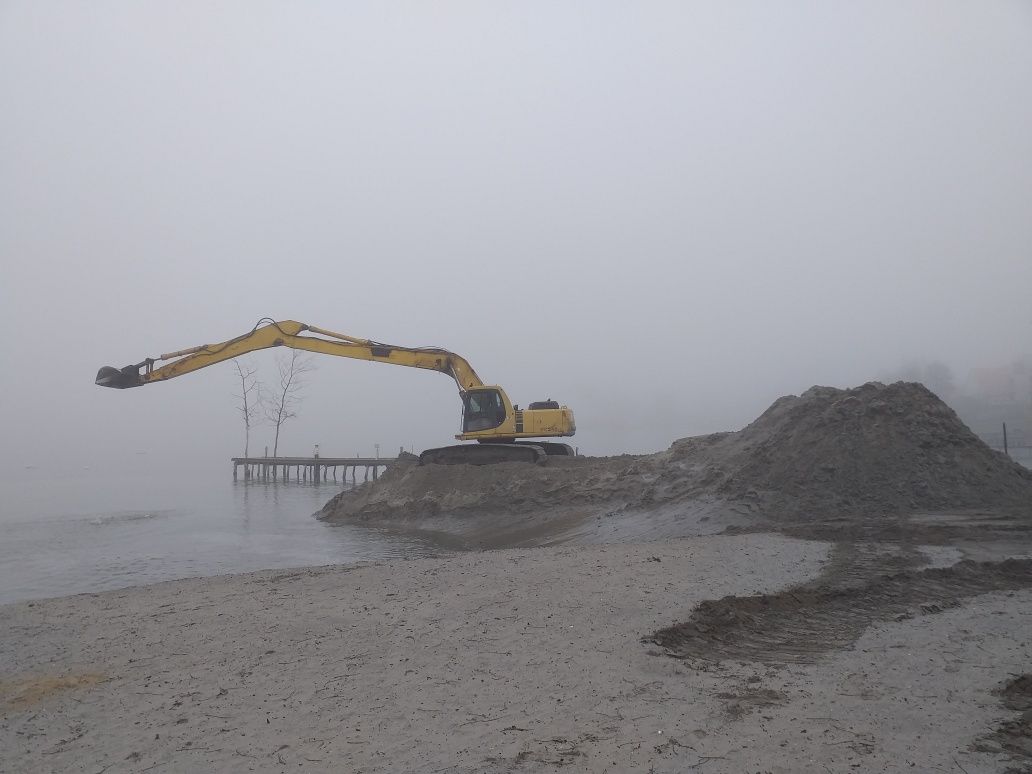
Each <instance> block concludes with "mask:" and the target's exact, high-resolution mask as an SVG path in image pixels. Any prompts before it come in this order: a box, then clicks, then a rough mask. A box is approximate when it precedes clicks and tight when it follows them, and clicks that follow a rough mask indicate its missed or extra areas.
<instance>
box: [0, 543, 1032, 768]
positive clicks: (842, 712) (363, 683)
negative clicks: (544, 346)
mask: <svg viewBox="0 0 1032 774" xmlns="http://www.w3.org/2000/svg"><path fill="white" fill-rule="evenodd" d="M840 553H841V552H840V551H839V550H838V549H836V550H832V549H831V547H830V545H829V544H828V543H822V542H817V541H807V540H799V539H792V538H787V537H783V536H778V535H773V534H747V535H736V536H702V537H693V538H687V539H679V540H667V541H664V542H659V543H640V544H620V545H605V546H581V547H572V546H560V547H547V548H535V549H513V550H499V551H487V552H480V553H469V554H461V555H457V556H452V557H448V558H442V559H418V560H412V561H403V560H402V561H393V562H388V563H383V564H377V565H366V566H358V567H328V568H311V569H302V570H297V571H289V572H284V571H269V572H260V573H253V574H247V575H235V576H225V577H218V578H206V579H195V580H184V581H174V582H170V583H163V584H158V585H154V586H148V587H142V588H135V589H127V590H121V591H112V592H106V593H102V594H92V595H80V596H75V597H67V598H61V599H52V600H43V601H38V602H34V603H21V604H15V605H9V606H5V607H2V608H0V665H2V667H0V670H2V671H0V749H2V751H3V754H2V756H0V761H2V762H0V770H3V771H10V772H36V771H39V772H65V771H81V772H89V773H91V774H100V772H109V773H115V772H143V771H154V772H163V771H164V772H173V771H176V772H178V771H191V772H208V771H211V772H215V771H218V772H236V771H241V772H243V771H305V772H309V771H311V772H322V771H347V772H470V773H472V772H509V771H513V772H537V771H554V770H556V769H557V768H560V767H561V768H562V769H563V770H569V771H580V772H627V771H640V772H649V771H654V772H683V771H693V770H696V771H701V772H705V774H713V773H714V772H742V771H764V772H768V771H769V772H786V773H787V772H810V771H812V772H828V771H832V772H840V771H843V772H845V771H849V772H853V771H864V772H868V771H956V772H963V771H966V772H968V774H974V773H975V772H997V771H1006V770H1007V768H1008V766H1015V767H1016V768H1015V770H1018V768H1017V767H1020V766H1021V765H1024V764H1023V763H1022V762H1021V761H1020V760H1018V761H1016V762H1011V763H1008V759H1009V758H1010V756H1011V755H1012V754H1013V753H1012V752H1007V751H1006V750H1004V747H1005V746H1006V741H1005V738H1004V737H1000V736H999V735H998V731H999V729H1000V727H1001V724H1004V723H1006V722H1007V721H1009V720H1013V719H1014V718H1016V717H1018V713H1017V712H1016V711H1015V710H1014V709H1011V708H1008V707H1007V706H1004V704H1003V703H1002V702H1001V700H1000V697H999V696H997V695H994V694H993V691H994V690H995V689H998V688H1000V686H1001V685H1003V684H1005V683H1006V681H1007V680H1010V679H1012V678H1013V677H1014V676H1015V675H1018V674H1020V673H1022V672H1027V671H1029V667H1030V664H1032V652H1030V645H1029V640H1030V637H1029V633H1030V632H1032V591H1030V590H1029V589H1027V588H1012V589H1007V590H994V591H989V592H988V593H981V594H978V595H976V596H967V597H963V598H958V599H957V600H955V601H954V602H953V603H951V605H950V606H946V607H942V606H939V607H928V608H927V609H922V607H921V606H920V605H917V604H915V605H914V606H913V609H912V610H908V612H907V613H906V614H902V615H895V616H894V617H892V618H891V619H889V620H871V621H870V622H869V624H868V625H866V626H862V627H860V631H859V634H858V636H857V638H856V639H855V640H854V641H852V642H850V643H847V644H843V645H841V646H840V647H837V648H835V649H831V650H829V651H827V652H822V653H819V654H816V655H815V656H814V657H813V658H812V659H810V660H808V661H806V662H803V663H800V662H793V661H792V660H784V661H782V662H779V661H778V660H777V659H774V660H770V659H767V660H766V661H764V660H757V659H752V658H749V657H747V656H743V655H741V654H739V655H737V656H736V658H735V660H730V661H728V660H723V661H722V660H719V658H718V656H717V655H715V654H714V653H713V652H709V653H708V654H703V655H700V654H698V653H695V654H694V655H691V656H689V657H688V658H686V659H681V658H674V657H672V656H671V655H670V653H671V652H672V651H668V650H666V649H665V648H663V647H661V646H659V645H657V644H655V643H653V642H649V641H648V639H649V638H650V637H652V636H653V635H654V634H655V633H656V632H657V631H660V630H662V629H663V628H664V627H670V626H673V625H676V624H678V623H680V622H684V621H687V620H689V619H690V616H691V615H692V613H693V611H694V610H695V609H696V607H697V606H698V605H699V603H701V602H703V601H705V600H719V599H721V598H723V597H726V596H728V595H735V596H737V597H743V596H749V595H757V594H778V593H779V592H783V591H785V590H786V589H787V588H789V587H792V586H797V585H805V584H807V583H810V584H812V583H813V582H815V580H817V579H819V578H821V577H825V576H827V574H828V573H834V574H836V575H837V576H841V575H842V572H841V567H839V566H838V565H839V564H840V562H839V560H840V558H841V556H840ZM890 553H891V552H890ZM933 553H934V552H933ZM931 558H932V559H935V558H936V557H935V556H934V555H932V556H931ZM942 558H943V557H939V559H942ZM952 558H954V557H945V559H946V561H944V562H942V563H944V564H948V563H949V560H951V559H952ZM890 559H891V556H890ZM934 563H935V562H933V564H934ZM872 566H875V565H872ZM877 566H879V568H882V567H883V566H884V563H883V564H882V565H877ZM857 582H863V579H861V580H860V581H857ZM643 639H644V640H645V641H643ZM682 655H683V654H682ZM994 734H996V736H994ZM1001 739H1004V741H1001ZM1025 763H1027V761H1026V762H1025Z"/></svg>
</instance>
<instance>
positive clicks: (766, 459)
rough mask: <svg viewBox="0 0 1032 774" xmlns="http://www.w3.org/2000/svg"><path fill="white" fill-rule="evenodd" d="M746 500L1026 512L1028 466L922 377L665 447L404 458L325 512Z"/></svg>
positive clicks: (623, 509) (488, 510) (811, 398)
mask: <svg viewBox="0 0 1032 774" xmlns="http://www.w3.org/2000/svg"><path fill="white" fill-rule="evenodd" d="M714 501H718V502H721V503H725V504H728V505H729V506H730V507H731V508H732V510H740V508H739V507H738V506H748V507H749V509H750V510H751V512H752V513H753V514H754V515H756V516H760V517H764V518H767V519H771V520H775V521H776V520H799V519H807V518H813V519H824V518H830V517H836V516H843V515H867V514H870V515H899V514H906V513H915V512H923V511H935V510H942V509H971V508H988V509H998V508H1023V509H1028V510H1029V511H1030V512H1032V471H1029V470H1027V469H1026V468H1023V467H1022V466H1020V465H1018V464H1017V463H1015V462H1013V461H1012V460H1010V459H1008V458H1007V457H1005V456H1004V455H1002V454H1000V453H999V452H995V451H993V450H992V449H990V448H989V447H987V446H986V445H985V444H984V443H983V442H982V441H981V440H980V439H979V438H978V437H976V436H975V435H974V434H973V433H972V432H971V431H970V430H969V429H968V428H967V427H966V426H965V425H964V424H963V423H962V422H961V421H960V419H959V418H958V417H957V415H956V414H955V413H954V412H953V410H952V409H950V408H949V407H948V406H947V405H946V404H945V403H943V402H942V401H941V400H940V399H939V398H937V397H936V396H935V395H934V394H932V393H931V392H929V391H928V390H927V389H926V388H925V387H923V386H922V385H919V384H910V383H903V382H899V383H896V384H892V385H883V384H879V383H870V384H865V385H863V386H862V387H857V388H855V389H850V390H839V389H835V388H831V387H813V388H811V389H810V390H807V391H806V392H805V393H803V394H802V395H800V396H788V397H784V398H780V399H779V400H777V401H775V403H774V404H773V405H772V406H771V407H770V408H769V409H767V411H765V412H764V413H763V414H762V415H761V416H760V417H759V418H758V419H756V420H755V421H754V422H753V423H752V424H750V425H749V426H747V427H746V428H744V429H743V430H740V431H738V432H733V433H718V434H714V435H707V436H699V437H693V438H684V439H681V440H679V441H675V442H674V443H673V444H672V445H671V447H670V448H669V449H668V450H666V451H664V452H660V453H658V454H653V455H646V456H639V457H633V456H623V457H607V458H591V457H586V458H585V457H581V458H575V459H562V458H553V459H550V460H549V461H548V463H547V464H546V465H540V466H535V465H526V464H518V463H510V464H504V465H489V466H482V467H475V466H466V465H458V466H438V465H430V466H422V467H420V466H419V465H417V464H408V465H399V466H397V467H395V468H394V469H392V470H391V471H389V472H388V473H387V474H386V475H385V476H383V477H382V478H380V480H379V481H376V482H371V483H369V484H365V485H363V486H361V487H358V488H357V489H355V490H353V491H349V492H343V493H341V494H340V495H338V496H337V497H336V498H334V499H333V500H332V501H331V502H330V503H329V504H327V506H326V508H325V509H324V511H323V514H322V515H323V517H324V518H331V519H349V520H350V519H358V520H379V519H404V520H410V521H420V520H425V519H427V518H430V517H436V516H447V517H449V518H456V517H457V518H464V519H468V518H470V517H487V516H497V515H506V514H527V513H534V514H539V515H540V514H542V513H549V512H555V513H559V512H562V513H570V512H574V511H576V512H579V513H582V514H591V515H597V516H600V515H613V514H614V513H628V514H638V515H640V514H649V513H650V512H658V511H664V512H666V513H669V512H670V508H669V507H668V506H671V505H678V506H683V508H684V509H685V510H686V511H687V510H690V509H691V506H692V505H697V504H698V503H700V502H708V503H710V504H712V503H713V502H714Z"/></svg>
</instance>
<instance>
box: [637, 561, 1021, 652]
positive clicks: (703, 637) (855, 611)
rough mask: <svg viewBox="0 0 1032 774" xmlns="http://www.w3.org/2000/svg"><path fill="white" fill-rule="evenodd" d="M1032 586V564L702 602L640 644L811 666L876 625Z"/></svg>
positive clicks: (966, 564)
mask: <svg viewBox="0 0 1032 774" xmlns="http://www.w3.org/2000/svg"><path fill="white" fill-rule="evenodd" d="M1029 586H1032V560H1028V559H1024V560H1020V559H1008V560H1006V561H1004V562H997V563H993V562H972V561H963V562H959V563H958V564H955V565H953V566H952V567H946V568H933V569H928V570H922V571H921V572H907V573H899V574H897V575H887V576H882V577H880V578H876V579H873V580H871V581H870V582H868V583H866V584H864V585H861V586H847V587H842V586H832V587H828V586H825V587H823V588H821V587H809V588H795V589H789V590H787V591H783V592H781V593H780V594H762V595H759V596H753V597H725V598H723V599H720V600H715V601H708V602H703V603H702V604H701V605H699V606H698V607H697V608H696V609H695V610H694V611H693V613H692V615H691V618H690V619H689V620H688V621H686V622H685V623H681V624H677V625H675V626H671V627H668V628H666V629H661V630H660V631H657V632H656V633H654V634H652V635H650V636H649V637H647V638H646V639H645V641H646V642H654V643H656V644H657V645H660V646H662V647H664V648H666V649H667V650H668V651H669V652H670V653H671V655H675V656H678V657H680V658H692V657H701V658H705V659H711V660H722V659H731V658H733V659H744V660H751V661H753V660H754V661H764V662H809V661H813V660H814V658H815V657H816V656H818V655H820V654H821V653H825V652H827V651H829V650H838V649H841V648H844V647H847V646H848V645H850V644H852V643H853V642H855V641H856V639H857V638H858V637H859V636H860V635H861V634H862V633H863V631H864V630H865V629H866V628H867V627H868V626H869V625H870V624H871V623H873V622H874V621H878V620H892V619H895V620H902V619H905V618H910V617H912V616H914V615H920V614H931V613H938V612H941V611H942V610H944V609H947V608H950V607H955V606H956V605H957V604H958V603H959V601H960V600H962V599H965V598H967V597H971V596H975V595H977V594H984V593H986V592H989V591H1001V590H1007V589H1018V588H1027V587H1029Z"/></svg>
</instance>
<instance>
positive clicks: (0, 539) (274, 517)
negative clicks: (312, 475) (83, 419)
mask: <svg viewBox="0 0 1032 774" xmlns="http://www.w3.org/2000/svg"><path fill="white" fill-rule="evenodd" d="M220 472H221V475H217V474H216V472H215V471H210V470H209V471H205V472H202V473H195V474H193V475H184V474H180V475H178V476H176V475H171V474H168V473H158V472H155V471H153V470H149V469H148V468H147V466H146V465H141V466H139V469H138V470H136V471H132V472H125V471H120V472H118V473H113V472H111V471H93V470H84V471H79V472H76V473H63V474H49V473H46V472H44V471H40V470H25V471H23V472H21V473H20V474H19V475H16V476H14V477H12V478H11V479H9V480H4V481H0V604H2V603H7V602H16V601H21V600H27V599H37V598H41V597H54V596H64V595H66V594H78V593H81V592H93V591H102V590H105V589H114V588H122V587H125V586H137V585H141V584H146V583H154V582H157V581H164V580H173V579H176V578H187V577H195V576H209V575H221V574H225V573H237V572H250V571H253V570H261V569H270V568H282V567H298V566H306V565H320V564H338V563H351V562H358V561H364V560H374V559H385V558H398V557H403V556H426V555H428V554H432V553H436V550H435V549H434V548H433V547H432V546H431V545H429V544H427V543H424V542H422V541H420V540H419V539H417V538H406V537H403V536H402V537H399V536H397V535H388V534H384V533H381V532H377V531H375V530H370V529H367V528H364V527H354V526H347V525H331V524H326V523H324V522H320V521H318V520H317V519H315V517H314V516H313V514H314V513H315V512H317V511H318V510H319V509H320V508H322V506H323V505H324V504H325V503H326V502H327V501H328V500H329V499H330V498H331V497H332V496H333V495H334V494H336V493H337V492H339V491H340V489H341V485H340V484H334V483H333V482H328V483H320V484H318V485H315V484H304V483H301V484H299V483H296V482H289V483H282V482H280V483H267V482H266V483H263V482H246V483H245V482H242V481H241V482H238V483H234V482H233V481H232V478H231V475H230V469H229V466H228V464H227V466H226V468H225V469H224V470H222V471H220Z"/></svg>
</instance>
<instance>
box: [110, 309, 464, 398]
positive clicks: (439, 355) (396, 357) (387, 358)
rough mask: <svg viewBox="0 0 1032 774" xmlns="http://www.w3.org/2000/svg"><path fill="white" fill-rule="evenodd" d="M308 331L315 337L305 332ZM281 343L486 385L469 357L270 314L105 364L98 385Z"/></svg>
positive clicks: (187, 369)
mask: <svg viewBox="0 0 1032 774" xmlns="http://www.w3.org/2000/svg"><path fill="white" fill-rule="evenodd" d="M305 332H308V333H310V334H315V335H307V336H302V335H301V334H302V333H305ZM278 346H284V347H291V348H293V349H300V350H305V351H308V352H316V353H319V354H326V355H336V356H339V357H350V358H356V359H358V360H368V361H371V362H378V363H390V364H393V365H401V366H408V367H411V368H424V369H428V370H431V371H439V372H440V373H444V374H447V375H448V376H451V377H452V379H454V380H455V383H456V384H457V385H458V387H459V391H460V392H465V391H466V390H469V389H471V388H475V387H481V386H483V384H484V383H483V382H482V381H481V379H480V377H479V376H477V372H476V371H474V370H473V367H472V366H471V365H470V364H469V361H467V360H466V359H465V358H464V357H462V356H461V355H457V354H455V353H454V352H449V351H448V350H446V349H440V348H438V347H402V346H397V345H394V344H382V343H380V342H377V341H371V340H370V339H360V338H356V337H354V336H348V335H346V334H343V333H336V332H334V331H330V330H326V329H325V328H318V327H316V326H314V325H308V324H307V323H301V322H297V321H296V320H280V321H276V320H272V319H271V318H268V317H265V318H262V319H261V320H259V321H258V322H257V323H256V324H255V326H254V328H252V329H251V330H250V332H248V333H245V334H243V335H241V336H236V337H235V338H232V339H227V340H226V341H221V342H218V343H216V344H202V345H200V346H198V347H190V348H188V349H181V350H178V351H176V352H169V353H166V354H163V355H160V356H158V357H156V358H145V359H144V360H142V361H141V362H139V363H136V364H135V365H128V366H125V367H124V368H114V367H112V366H105V367H104V368H101V369H100V371H99V372H98V374H97V384H99V385H101V386H104V387H118V388H125V387H139V386H142V385H144V384H149V383H151V382H157V381H164V380H165V379H172V378H174V377H176V376H182V375H183V374H187V373H191V372H193V371H197V370H199V369H201V368H206V367H207V366H210V365H215V364H216V363H221V362H224V361H226V360H232V359H233V358H235V357H239V356H240V355H245V354H247V353H248V352H254V351H256V350H259V349H268V348H270V347H278ZM164 360H171V361H172V362H170V363H166V364H165V365H162V366H159V367H157V368H155V367H154V366H155V364H156V363H158V362H159V361H164ZM141 371H142V372H141Z"/></svg>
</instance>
